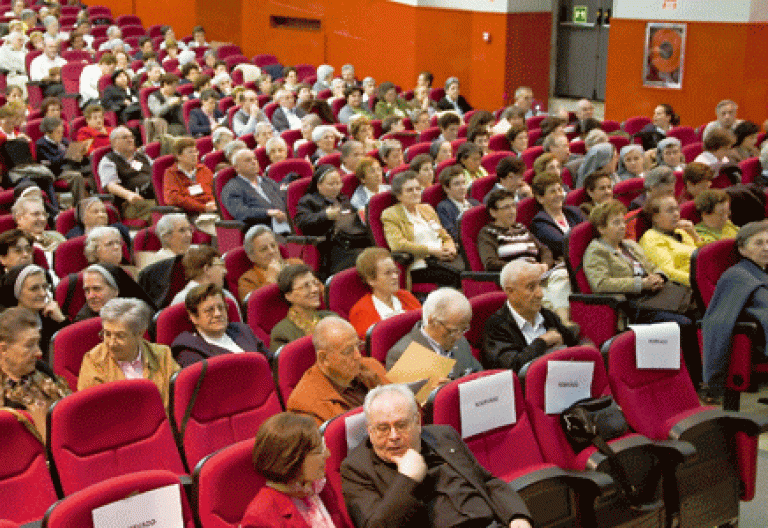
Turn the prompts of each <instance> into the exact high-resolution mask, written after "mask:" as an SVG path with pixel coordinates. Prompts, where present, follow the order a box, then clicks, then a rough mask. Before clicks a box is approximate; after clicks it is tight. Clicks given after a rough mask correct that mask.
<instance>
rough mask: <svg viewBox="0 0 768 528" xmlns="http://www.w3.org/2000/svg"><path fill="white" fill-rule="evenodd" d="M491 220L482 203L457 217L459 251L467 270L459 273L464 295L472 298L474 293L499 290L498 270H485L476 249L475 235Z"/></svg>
mask: <svg viewBox="0 0 768 528" xmlns="http://www.w3.org/2000/svg"><path fill="white" fill-rule="evenodd" d="M491 220H492V218H491V215H490V214H489V213H488V210H487V209H486V208H485V206H484V205H476V206H475V207H472V208H470V209H469V210H467V211H466V212H465V213H464V214H463V215H461V218H459V234H460V236H461V251H462V254H463V255H464V260H465V262H466V263H467V267H468V270H467V271H466V272H463V273H462V274H461V284H462V288H461V289H462V290H463V291H464V295H466V296H467V298H469V299H472V298H473V297H475V296H476V295H480V294H483V293H489V292H495V291H499V272H498V271H486V269H485V266H484V265H483V261H482V260H481V259H480V252H479V251H478V249H477V235H478V233H480V230H481V229H482V228H483V226H485V225H486V224H488V223H489V222H490V221H491Z"/></svg>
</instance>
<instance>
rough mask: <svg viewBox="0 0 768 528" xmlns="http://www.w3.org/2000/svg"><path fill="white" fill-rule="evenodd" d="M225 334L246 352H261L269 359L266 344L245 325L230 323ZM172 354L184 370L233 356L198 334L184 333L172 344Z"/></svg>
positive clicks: (228, 351)
mask: <svg viewBox="0 0 768 528" xmlns="http://www.w3.org/2000/svg"><path fill="white" fill-rule="evenodd" d="M225 333H226V334H227V335H228V336H229V337H230V338H231V339H232V341H234V342H235V343H237V345H238V346H240V347H241V348H242V349H243V351H244V352H261V353H262V354H264V355H265V356H267V357H269V351H268V350H267V347H266V346H265V345H264V342H263V341H262V340H261V339H259V338H258V337H256V336H255V335H253V331H252V330H251V328H250V327H249V326H248V325H247V324H245V323H229V324H228V325H227V329H226V330H225ZM171 352H172V353H173V357H174V359H175V360H176V363H178V364H179V365H181V367H182V368H184V367H188V366H189V365H192V364H194V363H197V362H198V361H202V360H203V359H206V358H210V357H215V356H221V355H223V354H231V353H232V352H231V351H230V350H227V349H226V348H221V347H218V346H216V345H212V344H210V343H208V342H207V341H206V340H205V339H203V338H202V337H201V336H200V334H199V333H197V332H189V331H186V332H182V333H180V334H179V335H178V336H177V337H176V339H174V340H173V343H172V344H171Z"/></svg>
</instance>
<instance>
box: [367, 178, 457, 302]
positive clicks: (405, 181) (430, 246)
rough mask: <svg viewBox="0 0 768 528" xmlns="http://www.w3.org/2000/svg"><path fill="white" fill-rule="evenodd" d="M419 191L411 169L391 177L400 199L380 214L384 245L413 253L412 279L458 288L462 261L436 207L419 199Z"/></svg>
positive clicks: (393, 192)
mask: <svg viewBox="0 0 768 528" xmlns="http://www.w3.org/2000/svg"><path fill="white" fill-rule="evenodd" d="M421 191H422V189H421V185H420V184H419V181H418V179H417V175H416V173H415V172H413V171H404V172H401V173H399V174H397V175H396V176H395V177H394V179H393V180H392V194H394V195H395V197H396V198H397V200H398V202H399V203H398V204H396V205H393V206H392V207H389V208H387V209H385V210H384V212H383V213H382V214H381V223H382V224H383V227H384V234H385V236H386V238H387V245H389V249H391V250H392V251H405V252H407V253H410V254H411V255H413V257H414V259H415V260H414V262H413V264H411V266H410V269H409V272H410V278H411V280H412V281H413V282H431V283H436V284H440V285H444V286H454V287H456V288H460V287H461V278H460V272H461V270H462V269H463V268H464V263H463V262H462V261H461V259H460V257H459V255H458V251H457V249H456V244H455V243H454V241H453V239H452V238H451V235H449V234H448V232H447V231H446V230H445V229H443V227H442V226H441V225H440V220H439V218H438V216H437V213H436V212H435V210H434V209H432V207H431V206H430V205H427V204H423V203H421Z"/></svg>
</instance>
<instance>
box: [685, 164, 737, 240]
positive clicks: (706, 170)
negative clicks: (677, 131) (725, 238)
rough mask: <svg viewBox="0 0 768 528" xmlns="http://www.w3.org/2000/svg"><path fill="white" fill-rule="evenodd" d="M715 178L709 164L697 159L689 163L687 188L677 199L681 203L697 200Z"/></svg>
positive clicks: (686, 171) (687, 167) (687, 166)
mask: <svg viewBox="0 0 768 528" xmlns="http://www.w3.org/2000/svg"><path fill="white" fill-rule="evenodd" d="M714 179H715V174H714V173H713V172H712V169H711V168H710V167H709V166H708V165H706V164H704V163H700V162H697V161H694V162H692V163H689V164H688V165H686V166H685V169H684V170H683V184H684V185H685V189H683V192H682V194H681V195H680V196H678V197H677V200H678V201H679V202H680V203H682V202H686V201H688V200H695V199H696V197H697V196H699V195H700V194H701V193H703V192H704V191H706V190H707V189H709V188H710V187H711V186H712V180H714ZM734 234H735V233H734Z"/></svg>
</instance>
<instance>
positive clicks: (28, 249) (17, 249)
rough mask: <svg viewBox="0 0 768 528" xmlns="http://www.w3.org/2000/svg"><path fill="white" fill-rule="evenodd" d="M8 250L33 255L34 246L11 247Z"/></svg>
mask: <svg viewBox="0 0 768 528" xmlns="http://www.w3.org/2000/svg"><path fill="white" fill-rule="evenodd" d="M8 249H11V250H13V251H15V252H16V253H32V246H30V245H29V244H27V245H26V246H11V247H9V248H8Z"/></svg>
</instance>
